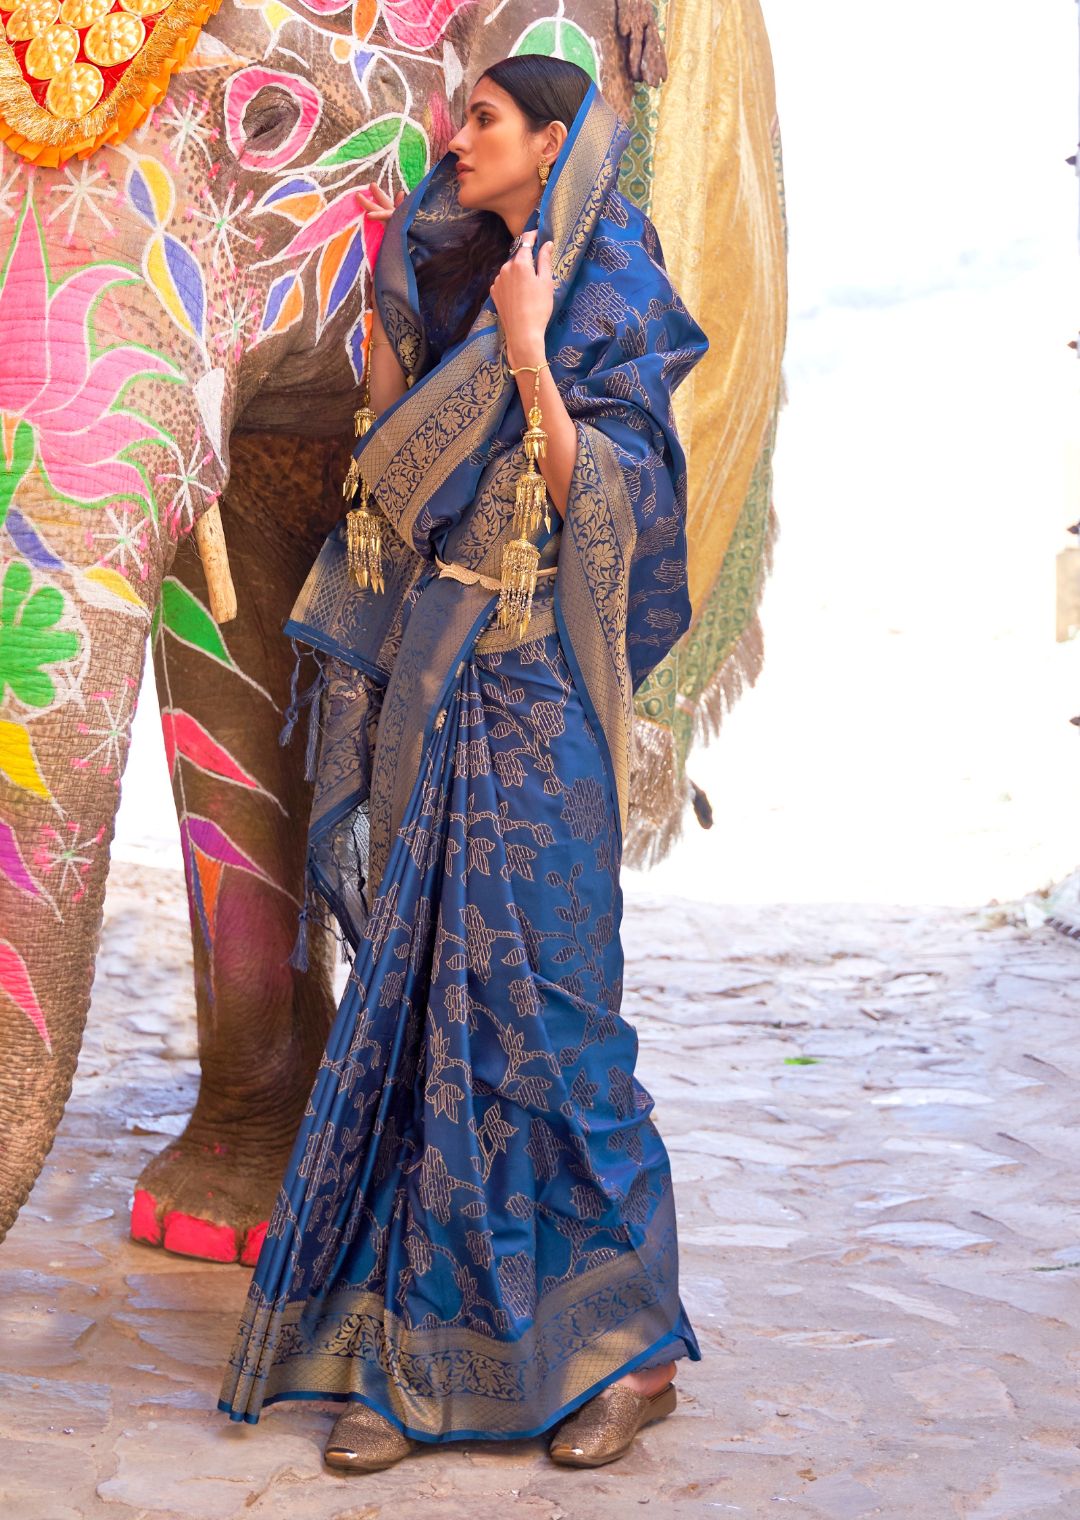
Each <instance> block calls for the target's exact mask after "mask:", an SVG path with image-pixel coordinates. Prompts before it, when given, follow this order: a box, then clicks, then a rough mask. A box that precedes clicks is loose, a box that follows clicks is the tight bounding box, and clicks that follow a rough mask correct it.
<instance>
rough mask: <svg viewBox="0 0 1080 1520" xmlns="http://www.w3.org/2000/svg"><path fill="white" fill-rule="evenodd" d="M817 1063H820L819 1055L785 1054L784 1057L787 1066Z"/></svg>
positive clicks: (813, 1064)
mask: <svg viewBox="0 0 1080 1520" xmlns="http://www.w3.org/2000/svg"><path fill="white" fill-rule="evenodd" d="M817 1063H818V1057H817V1056H785V1057H784V1065H785V1066H816V1065H817Z"/></svg>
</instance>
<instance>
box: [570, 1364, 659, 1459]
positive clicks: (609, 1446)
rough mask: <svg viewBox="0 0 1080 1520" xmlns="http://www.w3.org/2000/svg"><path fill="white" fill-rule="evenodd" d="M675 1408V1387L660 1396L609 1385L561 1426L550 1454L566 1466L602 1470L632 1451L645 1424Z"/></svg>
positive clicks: (624, 1385) (617, 1385) (623, 1386)
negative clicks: (607, 1463) (636, 1437)
mask: <svg viewBox="0 0 1080 1520" xmlns="http://www.w3.org/2000/svg"><path fill="white" fill-rule="evenodd" d="M674 1408H675V1384H674V1383H669V1384H668V1385H667V1387H666V1388H661V1390H660V1392H659V1393H654V1394H651V1395H649V1394H644V1393H635V1391H634V1390H633V1388H631V1387H630V1385H629V1384H628V1383H609V1384H608V1386H607V1387H606V1388H605V1389H603V1390H602V1391H601V1392H600V1393H598V1394H597V1395H596V1397H595V1398H593V1399H590V1400H589V1402H588V1403H587V1404H583V1405H582V1406H581V1408H580V1409H579V1410H577V1412H576V1413H575V1414H572V1415H571V1416H570V1418H569V1419H568V1420H564V1421H563V1423H562V1424H561V1425H560V1426H559V1427H558V1429H557V1430H556V1432H555V1434H554V1436H553V1437H552V1440H551V1444H550V1446H549V1447H548V1455H549V1456H550V1457H551V1458H552V1460H553V1461H555V1462H560V1463H562V1465H563V1466H564V1467H602V1466H603V1464H604V1463H605V1462H614V1461H615V1459H616V1457H621V1456H622V1454H623V1453H624V1452H625V1451H629V1449H630V1446H631V1444H632V1442H633V1439H634V1437H635V1436H636V1435H637V1433H638V1431H639V1430H640V1429H641V1427H642V1426H643V1425H648V1424H650V1423H651V1422H652V1421H653V1420H660V1419H662V1418H663V1417H664V1415H666V1414H670V1413H671V1411H672V1410H673V1409H674Z"/></svg>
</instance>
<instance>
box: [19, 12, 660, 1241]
mask: <svg viewBox="0 0 1080 1520" xmlns="http://www.w3.org/2000/svg"><path fill="white" fill-rule="evenodd" d="M651 15H652V9H651V6H650V5H649V4H647V3H643V0H608V3H597V4H592V3H587V0H566V3H565V4H562V3H560V0H435V3H434V4H432V3H431V0H306V3H304V4H301V3H300V0H295V3H293V0H224V3H223V4H222V7H221V9H220V10H219V12H218V13H217V15H216V16H215V18H214V19H213V20H212V21H211V23H210V24H209V25H208V26H207V27H206V28H205V29H204V31H203V34H202V36H201V37H200V39H199V41H198V42H197V44H196V45H195V47H194V49H193V50H192V52H191V53H190V55H189V57H188V58H187V60H186V63H185V64H184V66H183V68H182V69H181V70H180V71H179V72H178V73H177V74H176V75H174V77H173V79H172V81H171V84H170V87H169V90H168V93H167V95H166V96H165V98H164V99H163V100H162V101H161V102H160V104H159V105H158V106H157V107H156V108H155V109H154V111H153V112H152V113H151V115H150V116H149V117H148V118H147V119H146V120H145V122H144V123H143V124H142V125H141V127H140V128H139V129H138V130H137V131H136V132H134V133H133V134H132V135H130V136H129V137H128V138H127V139H126V140H124V141H123V142H121V143H119V144H118V145H115V146H111V147H107V148H102V149H99V150H98V151H97V152H95V153H94V154H93V155H92V156H91V157H89V158H87V159H85V160H78V159H72V160H70V161H69V162H68V163H67V164H66V165H65V166H63V167H61V168H59V169H43V168H32V167H31V166H30V165H29V164H28V163H27V162H26V161H24V160H23V159H21V158H18V157H16V156H15V155H14V154H13V153H12V152H10V151H5V152H4V153H3V157H2V160H0V258H2V259H3V261H4V263H3V269H4V277H3V285H2V288H0V540H2V550H3V552H2V554H0V565H2V566H3V569H2V570H0V577H2V579H0V701H2V703H3V709H2V715H0V795H2V796H3V800H4V808H3V811H2V813H0V909H2V915H0V994H2V997H3V1005H4V1014H5V1018H4V1021H3V1029H4V1034H3V1041H4V1048H3V1051H2V1055H0V1113H2V1115H3V1117H2V1120H0V1124H2V1132H0V1235H2V1234H3V1233H5V1232H6V1230H7V1229H8V1228H9V1226H10V1225H11V1223H12V1221H13V1219H14V1218H15V1216H16V1214H17V1212H18V1209H19V1208H20V1207H21V1205H22V1203H23V1202H24V1200H25V1199H26V1197H27V1196H28V1194H29V1191H30V1189H31V1187H32V1186H33V1183H34V1181H35V1179H36V1177H37V1175H38V1173H39V1171H40V1169H41V1166H42V1164H43V1162H44V1159H45V1157H46V1155H47V1154H48V1152H49V1149H50V1147H51V1145H52V1141H53V1136H54V1134H55V1131H56V1126H57V1124H58V1123H59V1120H60V1117H61V1114H62V1112H63V1108H64V1104H65V1103H66V1101H67V1097H68V1094H69V1092H70V1090H71V1083H72V1079H73V1074H74V1070H75V1064H76V1061H77V1058H78V1053H79V1045H80V1041H81V1037H82V1030H83V1027H84V1023H85V1019H86V1013H87V1007H88V1002H89V995H90V985H91V980H92V976H93V969H94V956H95V950H96V942H97V935H98V931H99V928H100V924H101V916H102V904H103V897H104V886H105V876H106V871H107V865H108V851H109V844H110V842H111V839H112V832H113V827H114V818H115V812H116V807H117V803H118V800H119V788H120V779H121V776H122V773H123V769H124V764H125V761H126V758H127V753H128V748H129V742H130V731H131V719H132V714H133V712H134V706H135V701H136V698H137V694H138V691H139V685H140V679H141V674H142V665H143V659H144V651H145V648H146V641H147V634H148V632H149V633H150V634H151V639H152V648H153V656H154V661H155V674H156V678H157V685H158V691H159V694H160V700H161V708H162V721H163V726H164V733H165V743H166V751H167V754H168V757H169V764H170V767H171V774H172V781H173V787H174V792H175V798H176V806H177V810H178V816H179V820H180V828H181V837H182V841H183V848H184V857H185V868H186V875H187V887H188V895H189V906H190V916H191V925H192V937H193V944H194V957H195V998H196V1004H197V1016H198V1035H199V1055H200V1063H201V1070H202V1076H201V1086H200V1091H199V1096H198V1100H197V1102H196V1105H195V1109H194V1112H193V1114H192V1116H191V1119H190V1122H189V1124H188V1126H187V1129H186V1131H185V1133H184V1134H183V1135H182V1136H180V1137H179V1138H178V1139H176V1140H174V1141H172V1142H171V1143H170V1144H169V1145H167V1146H166V1147H165V1149H164V1150H163V1151H162V1152H161V1153H160V1154H159V1155H157V1156H156V1157H154V1158H153V1159H152V1160H151V1161H150V1163H149V1164H148V1166H147V1167H146V1169H145V1171H144V1173H143V1175H142V1177H141V1178H140V1180H139V1185H138V1189H137V1191H136V1194H135V1198H134V1205H133V1210H132V1233H133V1235H134V1236H135V1238H136V1239H137V1240H142V1241H145V1242H147V1243H148V1244H151V1245H158V1246H163V1247H164V1248H165V1249H166V1250H171V1251H176V1252H179V1253H181V1254H183V1255H189V1256H200V1257H207V1258H209V1259H211V1260H218V1261H234V1260H241V1261H243V1262H245V1263H249V1264H250V1263H251V1262H252V1261H254V1259H255V1257H256V1255H257V1253H258V1247H259V1243H260V1241H261V1239H262V1234H263V1232H264V1231H265V1228H266V1221H267V1218H268V1216H269V1212H270V1209H271V1207H272V1204H273V1201H274V1198H275V1195H276V1189H277V1186H278V1183H279V1181H280V1178H281V1174H282V1171H283V1168H284V1165H285V1163H286V1161H287V1158H288V1155H289V1152H290V1149H291V1146H292V1142H293V1139H294V1136H295V1133H296V1129H297V1126H298V1123H299V1119H300V1115H301V1113H302V1110H303V1107H304V1104H305V1101H306V1099H307V1096H308V1093H309V1091H310V1087H311V1082H312V1079H313V1076H314V1073H315V1070H316V1067H317V1065H318V1061H319V1057H320V1055H321V1052H322V1049H323V1046H324V1042H325V1037H326V1033H327V1030H328V1027H329V1024H330V1021H331V1019H332V1017H333V1011H334V1009H333V997H332V951H333V949H334V947H333V945H332V943H330V942H328V938H327V936H326V935H325V934H322V935H320V933H319V932H313V933H312V936H311V944H310V949H309V955H310V968H309V969H308V970H307V971H306V972H303V973H302V972H299V971H295V970H293V968H292V966H291V965H290V964H289V955H290V952H291V949H292V945H293V941H294V936H295V933H296V926H297V914H298V910H299V908H300V906H301V893H302V881H303V863H304V848H305V825H306V819H307V815H308V811H309V804H310V788H309V785H308V783H307V782H305V780H304V778H303V774H302V771H303V750H304V745H303V743H302V742H300V743H293V744H292V745H289V746H287V747H282V746H281V745H280V744H279V742H278V737H279V733H280V731H281V728H282V723H283V719H284V714H285V712H286V709H287V708H288V705H289V702H290V697H291V692H290V680H291V677H292V673H293V672H292V663H293V661H292V652H291V651H290V649H289V647H288V643H287V641H286V640H285V639H284V638H283V637H282V636H281V632H280V630H281V625H282V621H283V619H284V617H285V615H286V614H287V612H288V610H289V608H290V606H291V604H292V602H293V600H294V598H295V595H296V593H297V591H298V590H299V587H300V585H301V584H302V581H303V579H304V576H305V574H306V572H307V570H308V568H309V566H310V564H311V562H312V560H313V558H314V556H315V554H316V552H317V550H318V548H319V546H320V544H321V542H322V539H323V537H324V535H325V534H326V532H327V531H328V529H329V528H330V526H331V525H332V524H333V523H334V522H335V521H336V520H337V518H338V517H339V516H340V513H341V511H342V504H341V494H340V482H341V479H342V475H343V460H344V458H345V457H347V454H346V451H347V440H348V436H349V433H350V425H351V416H352V412H353V409H354V407H355V405H356V386H357V379H358V374H359V371H360V368H361V365H362V352H363V344H364V342H365V339H366V336H367V334H368V331H369V324H370V301H371V279H370V270H371V267H372V264H373V261H374V259H375V257H376V255H377V252H378V246H379V241H380V238H381V234H382V224H381V223H378V222H368V221H367V220H366V219H365V218H364V216H363V215H362V214H361V212H360V208H359V206H358V203H357V201H356V191H357V189H358V188H359V187H361V186H364V185H366V184H367V183H368V182H370V181H373V180H374V181H377V182H378V183H380V184H382V185H383V186H385V187H386V189H387V190H389V191H390V192H391V193H394V192H395V191H396V190H398V189H399V188H402V187H409V186H412V185H415V184H416V183H417V182H418V181H419V179H420V178H421V176H422V175H423V174H424V173H425V172H426V170H427V169H428V168H429V167H430V166H431V164H432V163H433V162H435V161H436V159H437V158H438V157H439V156H441V154H442V153H443V152H444V151H445V147H446V144H447V142H448V141H449V140H450V138H451V136H452V134H453V131H454V128H455V126H456V125H457V124H458V123H459V122H460V119H461V115H462V112H463V109H464V103H465V100H466V98H467V95H468V92H469V90H470V89H471V88H472V85H473V83H474V82H475V80H476V79H477V78H478V77H479V75H480V74H481V73H482V72H483V69H484V67H485V66H486V64H488V63H490V62H492V61H494V60H495V59H497V58H500V57H503V56H505V55H506V54H508V53H511V52H513V51H515V50H518V49H521V50H533V51H552V50H561V51H563V53H564V55H565V56H568V57H570V58H572V59H573V60H574V61H576V62H579V63H583V64H585V65H586V66H587V67H589V68H590V70H591V71H592V72H593V74H594V76H595V77H597V78H598V79H599V82H600V84H601V87H602V88H603V89H604V92H605V94H606V95H607V97H608V99H609V100H611V102H612V104H613V105H614V106H615V107H616V109H618V110H620V111H622V112H623V114H624V115H628V113H629V104H630V99H631V94H632V90H633V78H638V77H645V78H648V79H650V80H656V79H658V78H659V76H660V71H662V69H663V67H664V60H663V49H662V46H661V44H660V41H659V38H658V37H657V34H656V32H655V29H654V28H653V26H652V24H651V20H649V18H651ZM219 500H220V503H221V509H222V516H223V521H224V525H225V532H226V537H227V541H228V548H229V556H230V562H231V568H232V573H233V578H234V581H235V584H236V589H237V594H238V601H239V613H238V616H237V617H236V619H235V620H234V621H231V622H229V623H227V624H225V625H223V626H222V627H218V625H217V624H216V623H215V622H214V620H213V619H212V618H211V617H210V615H209V612H208V608H207V592H206V585H205V580H204V577H203V573H202V567H201V565H200V563H199V561H198V558H197V556H196V554H195V550H194V543H193V540H192V536H191V529H192V527H193V525H194V523H195V521H196V520H197V519H198V518H199V517H200V516H201V515H202V514H203V513H204V512H205V511H206V510H207V508H208V507H209V506H210V505H211V504H213V503H215V502H218V501H219Z"/></svg>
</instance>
